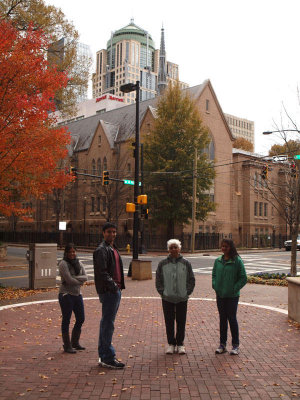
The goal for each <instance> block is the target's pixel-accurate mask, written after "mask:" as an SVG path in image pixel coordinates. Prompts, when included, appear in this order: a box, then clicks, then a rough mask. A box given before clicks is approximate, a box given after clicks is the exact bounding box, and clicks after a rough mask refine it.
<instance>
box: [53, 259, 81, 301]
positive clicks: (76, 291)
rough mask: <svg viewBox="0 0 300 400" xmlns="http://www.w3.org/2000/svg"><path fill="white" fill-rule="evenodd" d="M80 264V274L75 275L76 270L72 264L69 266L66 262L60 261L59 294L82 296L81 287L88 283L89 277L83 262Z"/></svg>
mask: <svg viewBox="0 0 300 400" xmlns="http://www.w3.org/2000/svg"><path fill="white" fill-rule="evenodd" d="M79 264H80V273H79V275H75V270H74V268H73V267H72V265H71V264H68V263H67V261H65V260H61V261H60V263H59V265H58V268H59V275H60V276H61V285H60V287H59V293H64V294H72V295H73V296H79V295H80V286H82V285H83V284H84V282H86V281H87V275H86V273H85V270H84V267H83V264H82V262H81V261H79Z"/></svg>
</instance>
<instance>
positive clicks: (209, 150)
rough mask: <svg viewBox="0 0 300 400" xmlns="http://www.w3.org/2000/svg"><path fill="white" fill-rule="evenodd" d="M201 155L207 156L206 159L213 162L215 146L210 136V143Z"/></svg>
mask: <svg viewBox="0 0 300 400" xmlns="http://www.w3.org/2000/svg"><path fill="white" fill-rule="evenodd" d="M203 153H205V154H207V158H208V159H209V160H210V161H214V159H215V145H214V141H213V138H212V136H210V142H209V144H208V145H207V146H206V148H205V149H204V150H203Z"/></svg>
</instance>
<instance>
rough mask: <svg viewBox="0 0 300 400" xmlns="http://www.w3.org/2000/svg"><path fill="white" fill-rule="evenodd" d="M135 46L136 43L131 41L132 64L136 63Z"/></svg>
mask: <svg viewBox="0 0 300 400" xmlns="http://www.w3.org/2000/svg"><path fill="white" fill-rule="evenodd" d="M134 48H135V45H134V43H131V65H134V60H135V56H134Z"/></svg>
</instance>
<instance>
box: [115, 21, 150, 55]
mask: <svg viewBox="0 0 300 400" xmlns="http://www.w3.org/2000/svg"><path fill="white" fill-rule="evenodd" d="M122 40H136V41H137V42H140V43H141V44H142V45H144V46H147V31H145V30H144V29H142V28H140V27H139V26H137V25H135V23H134V22H133V20H131V21H130V24H129V25H126V26H124V28H121V29H119V30H118V31H115V32H114V33H113V38H112V45H113V46H115V45H116V43H118V42H121V41H122ZM110 42H111V41H110V40H108V42H107V50H109V48H110ZM148 46H149V47H150V48H152V49H153V50H155V44H154V42H153V40H152V37H151V35H150V34H149V33H148Z"/></svg>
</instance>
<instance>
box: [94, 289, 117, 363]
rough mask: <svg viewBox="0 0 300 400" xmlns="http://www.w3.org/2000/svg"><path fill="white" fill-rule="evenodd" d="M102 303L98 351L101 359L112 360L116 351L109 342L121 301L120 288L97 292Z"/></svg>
mask: <svg viewBox="0 0 300 400" xmlns="http://www.w3.org/2000/svg"><path fill="white" fill-rule="evenodd" d="M99 299H100V302H101V304H102V318H101V321H100V331H99V342H98V353H99V357H100V358H101V361H103V362H108V361H112V360H113V359H114V358H115V356H116V352H115V349H114V347H113V345H112V344H111V341H112V337H113V333H114V330H115V319H116V315H117V312H118V309H119V305H120V301H121V290H118V292H117V293H103V294H99Z"/></svg>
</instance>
